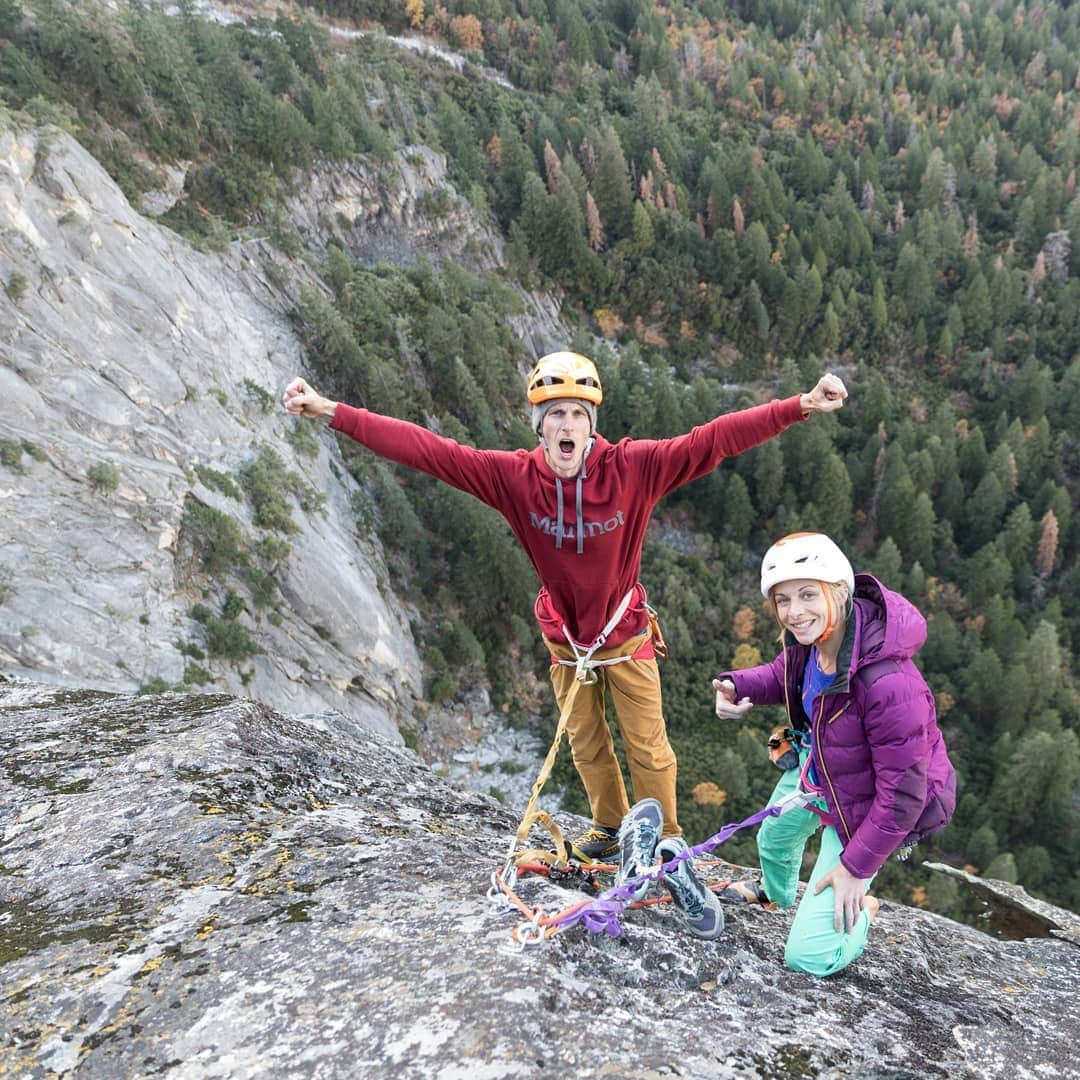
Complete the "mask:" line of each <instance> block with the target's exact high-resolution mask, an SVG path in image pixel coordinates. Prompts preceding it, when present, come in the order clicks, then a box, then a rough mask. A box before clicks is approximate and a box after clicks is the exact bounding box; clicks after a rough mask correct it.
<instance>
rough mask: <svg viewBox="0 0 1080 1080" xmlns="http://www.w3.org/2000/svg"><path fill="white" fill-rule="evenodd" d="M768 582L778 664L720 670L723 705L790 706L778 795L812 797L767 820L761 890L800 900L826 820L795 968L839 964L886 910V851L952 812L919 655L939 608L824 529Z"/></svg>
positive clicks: (788, 953)
mask: <svg viewBox="0 0 1080 1080" xmlns="http://www.w3.org/2000/svg"><path fill="white" fill-rule="evenodd" d="M761 592H762V595H763V596H764V597H765V598H766V600H767V604H768V607H769V608H770V610H772V612H773V613H774V614H775V616H776V619H777V622H778V623H779V624H780V640H781V642H782V644H783V649H782V651H781V653H780V655H779V656H777V657H776V659H775V660H773V661H772V663H770V664H762V665H760V666H758V667H753V668H746V669H744V670H742V671H732V672H727V673H725V674H723V675H720V676H718V677H717V678H716V679H714V680H713V687H714V688H715V690H716V715H717V716H719V717H721V718H730V719H735V718H738V717H741V716H742V715H743V714H744V713H745V712H746V711H747V710H748V709H749V708H750V707H751V706H752V705H781V704H782V705H784V706H785V708H786V710H787V717H788V726H787V729H786V730H784V729H781V730H779V731H778V732H774V738H773V739H772V740H770V745H773V746H775V745H776V744H780V747H781V748H783V743H784V742H785V740H786V741H788V742H790V744H791V750H790V752H789V753H788V754H787V760H784V759H783V758H781V760H780V761H779V762H778V764H780V766H781V767H782V768H785V770H786V771H785V772H784V775H783V777H782V778H781V780H780V782H779V783H778V784H777V785H776V790H775V791H774V792H773V797H772V799H771V800H770V805H771V804H772V803H776V802H778V801H779V800H781V799H783V798H785V797H789V796H793V795H794V793H796V792H799V793H803V795H804V796H805V799H806V801H805V805H797V803H798V802H801V801H802V800H799V799H796V800H795V801H796V805H795V806H793V808H792V809H789V810H787V811H785V812H784V813H783V814H781V815H780V816H779V817H774V818H768V819H766V820H765V821H764V822H763V823H762V825H761V828H760V830H759V831H758V854H759V857H760V860H761V869H762V871H763V879H764V880H763V885H764V894H763V895H760V894H759V895H758V896H756V897H755V899H758V900H760V901H766V900H768V901H773V902H775V903H776V904H777V905H778V906H780V907H791V905H792V904H794V903H795V891H796V886H797V885H798V881H799V868H800V866H801V865H802V855H803V848H804V847H805V845H806V841H807V840H808V839H809V838H810V836H812V835H813V834H814V833H815V832H816V831H817V830H818V828H820V827H821V826H822V825H824V831H823V833H822V837H821V848H820V852H819V854H818V858H817V862H816V863H815V865H814V870H813V873H812V875H811V877H810V884H809V886H808V887H807V890H806V893H805V895H804V896H803V899H802V902H801V903H800V904H799V908H798V911H797V912H796V913H795V919H794V922H793V923H792V927H791V933H790V934H789V935H788V940H787V947H786V949H785V953H784V958H785V961H786V962H787V965H788V967H790V968H792V969H793V970H794V971H805V972H809V973H810V974H812V975H818V976H824V975H832V974H834V973H835V972H837V971H840V970H842V969H843V968H845V967H847V965H848V964H850V963H851V961H852V960H854V959H855V958H856V957H857V956H859V954H860V953H861V952H862V951H863V948H864V946H865V944H866V935H867V932H868V931H869V929H870V923H871V921H872V919H873V917H874V915H876V913H877V909H878V902H877V900H876V899H875V898H874V897H872V896H870V895H869V894H868V889H869V888H870V883H871V881H873V879H874V876H875V874H877V872H878V870H880V869H881V866H882V864H883V863H884V862H885V860H886V859H888V858H889V856H890V855H892V854H893V852H895V851H897V850H898V849H900V848H905V847H910V846H911V845H913V844H915V843H916V842H917V841H919V840H921V839H922V838H923V837H924V836H929V835H930V834H931V833H934V832H937V831H938V830H939V829H942V828H944V827H945V826H946V825H947V824H948V823H949V820H950V818H951V817H952V814H953V810H954V809H955V806H956V774H955V772H954V771H953V767H952V764H951V763H950V761H949V758H948V755H947V753H946V751H945V743H944V740H943V739H942V737H941V731H940V730H939V729H938V726H937V718H936V715H935V711H934V696H933V694H931V692H930V689H929V687H928V686H927V685H926V682H925V680H924V679H923V677H922V675H921V674H920V672H919V670H918V668H917V667H916V666H915V664H914V663H913V662H912V659H911V658H912V656H914V654H915V653H916V652H918V650H919V649H920V648H921V647H922V645H923V642H924V641H925V640H926V620H925V619H924V618H923V617H922V615H920V614H919V612H918V611H917V610H916V609H915V607H914V606H913V605H912V604H911V603H910V602H909V601H907V600H905V599H904V597H902V596H901V595H900V594H899V593H895V592H892V591H890V590H889V589H886V588H885V586H884V585H882V584H881V582H879V581H878V580H877V579H876V578H873V577H871V576H870V575H869V574H858V575H856V574H854V573H853V572H852V569H851V563H850V562H849V561H848V560H847V558H846V557H845V555H844V553H843V552H842V551H841V550H840V549H839V548H838V547H837V546H836V544H835V543H833V541H832V540H830V539H829V537H827V536H825V535H823V534H821V533H793V534H792V535H790V536H785V537H784V538H783V539H781V540H778V541H777V542H776V543H775V544H773V546H772V547H771V548H769V550H768V551H767V552H766V553H765V558H764V560H763V561H762V564H761ZM790 801H791V800H790V799H789V802H790Z"/></svg>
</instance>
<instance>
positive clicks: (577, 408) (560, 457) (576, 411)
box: [540, 401, 590, 479]
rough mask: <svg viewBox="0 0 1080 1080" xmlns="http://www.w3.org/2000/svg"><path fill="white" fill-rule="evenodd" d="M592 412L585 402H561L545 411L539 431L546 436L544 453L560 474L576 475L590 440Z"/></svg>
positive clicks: (568, 476) (554, 469)
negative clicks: (590, 412)
mask: <svg viewBox="0 0 1080 1080" xmlns="http://www.w3.org/2000/svg"><path fill="white" fill-rule="evenodd" d="M589 427H590V420H589V413H588V411H587V410H586V409H585V407H584V406H583V405H578V404H577V403H576V402H572V401H560V402H559V403H558V404H557V405H552V406H551V408H550V409H548V411H547V412H546V413H544V422H543V424H541V426H540V434H541V435H543V437H544V456H545V457H546V458H547V463H548V464H549V465H550V466H551V468H552V470H553V471H554V473H555V474H556V475H557V476H561V477H563V478H565V479H570V478H571V477H574V476H577V474H578V472H579V471H580V470H581V460H582V458H583V457H584V456H585V447H586V445H587V444H588V442H589Z"/></svg>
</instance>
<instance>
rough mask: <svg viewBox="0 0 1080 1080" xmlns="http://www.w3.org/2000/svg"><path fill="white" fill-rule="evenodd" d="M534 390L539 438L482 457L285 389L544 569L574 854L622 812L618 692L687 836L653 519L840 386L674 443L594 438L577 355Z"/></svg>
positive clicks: (649, 768) (642, 788) (302, 412)
mask: <svg viewBox="0 0 1080 1080" xmlns="http://www.w3.org/2000/svg"><path fill="white" fill-rule="evenodd" d="M527 396H528V400H529V405H530V407H531V415H532V427H533V430H534V431H536V433H537V436H538V438H539V442H540V445H539V446H537V447H536V448H535V449H533V450H531V451H529V450H510V451H507V450H476V449H473V448H472V447H469V446H462V445H461V444H460V443H457V442H454V440H452V439H446V438H442V437H441V436H438V435H435V434H433V433H432V432H430V431H428V430H427V429H426V428H422V427H419V426H417V425H416V424H410V423H408V422H406V421H404V420H395V419H393V418H391V417H388V416H381V415H380V414H378V413H373V412H369V411H368V410H366V409H355V408H353V407H352V406H350V405H345V404H343V403H339V402H334V401H330V400H328V399H327V398H324V397H322V396H320V395H319V394H317V393H316V392H315V391H314V390H313V389H312V388H311V387H310V386H309V385H308V383H306V382H305V381H304V380H303V379H300V378H298V379H294V380H293V381H292V382H291V383H290V384H289V385H288V387H286V389H285V394H284V398H283V402H284V405H285V409H286V411H288V412H290V413H294V414H296V415H299V416H311V417H321V418H323V419H327V420H329V421H330V426H331V427H332V428H333V429H334V430H336V431H341V432H343V433H344V434H346V435H348V436H349V437H350V438H353V439H355V440H356V441H357V442H359V443H361V444H363V445H364V446H366V447H368V449H370V450H373V451H374V452H375V453H376V454H379V455H380V456H382V457H385V458H388V459H390V460H391V461H396V462H398V463H400V464H402V465H407V466H409V467H410V468H413V469H419V470H420V471H422V472H426V473H429V474H430V475H431V476H434V477H437V478H438V479H439V480H443V481H445V482H446V483H448V484H451V485H452V486H454V487H456V488H459V489H460V490H462V491H466V492H468V493H469V494H470V495H475V496H476V497H477V498H478V499H480V500H481V501H482V502H484V503H486V504H487V505H488V506H491V507H493V508H494V509H496V510H498V511H499V513H500V514H502V515H503V517H504V518H506V520H507V522H508V523H509V525H510V528H511V529H512V530H513V532H514V535H515V536H516V537H517V539H518V540H519V542H520V543H521V545H522V547H523V548H524V549H525V552H526V554H527V555H528V557H529V559H530V561H531V562H532V564H533V567H534V569H535V570H536V573H537V576H538V577H539V578H540V582H541V588H540V592H539V594H538V595H537V598H536V607H535V614H536V619H537V622H538V623H539V624H540V628H541V630H542V631H543V635H544V643H545V645H546V646H547V648H548V650H549V652H550V653H551V658H552V667H551V681H552V685H553V687H554V690H555V695H556V698H557V699H558V701H559V705H560V708H562V707H563V706H564V703H565V701H566V700H567V697H568V695H569V693H570V690H571V688H572V687H573V685H574V680H575V678H576V679H577V681H578V683H579V686H578V688H577V695H576V698H575V700H574V703H573V707H572V710H571V713H570V715H569V717H568V718H567V726H566V730H567V734H568V736H569V739H570V749H571V753H572V755H573V759H574V765H575V766H576V768H577V770H578V773H579V775H580V776H581V780H582V783H583V784H584V786H585V791H586V794H587V795H588V798H589V805H590V807H591V811H592V820H593V825H592V828H590V829H589V830H587V831H586V833H585V834H583V835H582V836H580V837H578V838H577V839H576V840H575V841H574V844H573V849H574V853H575V854H576V855H577V857H578V858H581V859H583V860H585V861H595V860H597V859H603V858H607V857H609V856H611V855H613V854H614V853H615V852H616V850H617V846H618V845H617V840H618V828H619V824H620V822H621V821H622V819H623V816H624V815H625V814H626V813H627V811H628V809H629V801H628V799H627V794H626V786H625V784H624V782H623V777H622V771H621V769H620V768H619V763H618V760H617V758H616V756H615V749H614V744H613V742H612V738H611V733H610V731H609V729H608V726H607V722H606V719H605V715H604V692H605V689H610V690H611V695H612V700H613V701H614V703H615V710H616V713H617V715H618V721H619V730H620V732H621V733H622V738H623V745H624V747H625V748H626V756H627V762H628V765H629V769H630V779H631V782H632V784H633V789H634V795H635V798H636V799H638V800H641V799H645V798H652V799H656V800H657V801H658V802H659V804H660V807H661V808H662V811H663V831H664V834H665V835H678V834H679V833H681V831H682V830H681V829H680V828H679V824H678V816H677V814H676V805H675V803H676V800H675V776H676V762H675V754H674V752H673V751H672V749H671V744H670V743H669V741H668V737H667V729H666V725H665V723H664V715H663V707H662V702H661V695H660V676H659V670H658V668H657V664H656V658H655V651H654V637H653V634H654V630H653V625H652V624H651V622H650V618H649V616H650V611H649V609H648V607H647V605H646V602H645V589H644V587H643V586H642V585H641V583H640V582H639V581H638V572H639V570H640V567H641V548H642V544H643V543H644V540H645V530H646V529H647V527H648V523H649V517H650V515H651V514H652V511H653V508H654V507H655V506H656V504H657V502H659V500H660V499H661V498H662V497H663V496H664V495H666V494H667V493H668V492H670V491H673V490H674V489H675V488H677V487H679V486H680V485H682V484H685V483H687V482H689V481H690V480H695V479H697V478H698V477H700V476H704V475H705V474H706V473H708V472H710V471H711V470H712V469H714V468H715V467H716V466H717V465H718V464H719V463H720V461H721V460H722V459H724V458H726V457H732V456H734V455H735V454H740V453H742V452H743V451H744V450H749V449H750V448H751V447H754V446H757V445H758V444H759V443H762V442H765V441H766V440H767V439H770V438H771V437H772V436H774V435H778V434H779V433H780V432H781V431H783V430H784V429H785V428H787V427H789V426H790V425H791V424H793V423H795V422H797V421H799V420H803V419H806V417H807V416H808V415H809V414H810V413H812V412H832V411H833V410H835V409H839V408H840V407H841V406H842V405H843V402H844V398H846V397H847V391H846V390H845V388H844V384H843V382H841V380H840V379H839V378H837V377H836V376H835V375H831V374H829V375H824V376H823V377H822V378H821V379H820V381H819V382H818V384H817V385H816V386H815V387H814V389H813V390H811V391H810V392H809V393H806V394H800V395H797V396H794V397H791V398H788V399H787V400H785V401H770V402H768V403H767V404H765V405H758V406H755V407H754V408H750V409H744V410H742V411H740V412H737V413H731V414H728V415H725V416H718V417H716V418H715V419H714V420H711V421H709V422H708V423H707V424H702V425H701V426H700V427H696V428H694V429H693V430H692V431H690V432H688V433H687V434H685V435H680V436H677V437H675V438H672V439H623V440H621V441H620V442H618V443H616V444H612V443H609V442H608V441H607V440H606V439H605V438H604V437H603V436H602V435H600V434H598V433H597V431H596V409H597V406H598V405H599V404H600V403H601V401H602V400H603V388H602V386H601V383H600V377H599V375H598V374H597V371H596V368H595V366H594V365H593V363H592V361H591V360H589V359H588V358H587V357H584V356H580V355H579V354H577V353H572V352H557V353H551V354H549V355H548V356H544V357H542V358H541V359H540V360H539V361H538V362H537V364H536V366H535V367H534V368H533V370H532V372H531V373H530V374H529V378H528V383H527Z"/></svg>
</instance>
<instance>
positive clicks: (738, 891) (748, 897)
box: [716, 881, 769, 907]
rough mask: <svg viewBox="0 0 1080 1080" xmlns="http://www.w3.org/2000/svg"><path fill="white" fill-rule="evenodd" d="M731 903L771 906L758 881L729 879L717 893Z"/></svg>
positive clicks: (720, 897)
mask: <svg viewBox="0 0 1080 1080" xmlns="http://www.w3.org/2000/svg"><path fill="white" fill-rule="evenodd" d="M716 895H717V897H718V898H719V899H721V900H726V901H727V902H728V903H729V904H761V906H762V907H768V906H769V898H768V897H767V896H766V895H765V890H764V889H763V888H762V887H761V886H760V885H759V884H758V883H757V882H756V881H729V882H728V883H727V884H726V885H725V886H724V887H723V888H722V889H721V890H720V891H719V892H718V893H717V894H716Z"/></svg>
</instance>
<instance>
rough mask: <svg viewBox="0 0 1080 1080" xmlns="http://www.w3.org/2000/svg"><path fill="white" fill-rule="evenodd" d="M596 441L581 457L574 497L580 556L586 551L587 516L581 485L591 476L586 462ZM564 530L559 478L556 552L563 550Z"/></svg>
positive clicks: (557, 481) (561, 491)
mask: <svg viewBox="0 0 1080 1080" xmlns="http://www.w3.org/2000/svg"><path fill="white" fill-rule="evenodd" d="M594 442H595V440H594V439H590V440H589V442H588V445H587V446H586V447H585V453H584V454H583V455H582V457H581V468H580V469H578V474H577V484H576V485H575V490H574V495H575V497H576V498H577V553H578V554H579V555H580V554H582V552H584V550H585V515H584V513H583V512H582V509H581V483H582V481H583V480H588V478H589V474H588V472H587V471H586V468H585V462H586V461H588V460H589V454H590V453H591V452H592V448H593V443H594ZM565 535H566V534H565V532H564V530H563V489H562V480H560V479H559V478H558V477H557V476H556V477H555V548H556V550H559V551H561V550H562V542H563V536H565Z"/></svg>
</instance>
